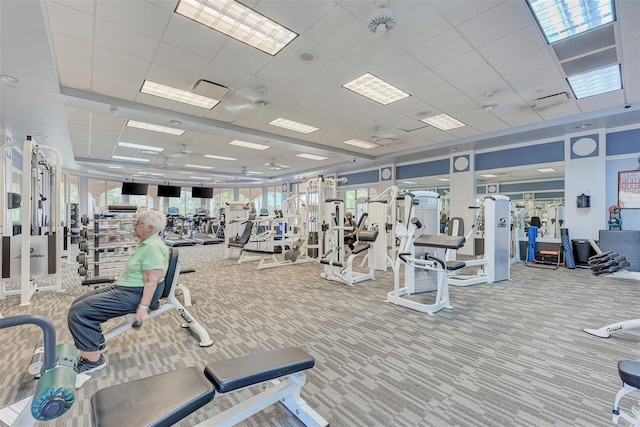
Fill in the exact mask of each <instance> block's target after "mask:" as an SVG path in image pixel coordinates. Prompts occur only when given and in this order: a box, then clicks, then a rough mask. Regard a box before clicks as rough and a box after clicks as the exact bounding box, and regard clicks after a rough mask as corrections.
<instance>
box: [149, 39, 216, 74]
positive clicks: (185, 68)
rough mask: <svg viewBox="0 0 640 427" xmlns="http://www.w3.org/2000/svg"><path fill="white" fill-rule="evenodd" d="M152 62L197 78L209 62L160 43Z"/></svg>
mask: <svg viewBox="0 0 640 427" xmlns="http://www.w3.org/2000/svg"><path fill="white" fill-rule="evenodd" d="M153 62H154V63H155V64H157V65H161V66H163V67H166V68H171V69H173V70H177V71H180V72H182V73H185V74H190V75H193V76H199V75H200V74H202V72H203V71H204V70H205V68H207V65H209V63H210V62H211V61H210V60H208V59H207V58H203V57H202V56H198V55H195V54H193V53H190V52H187V51H184V50H182V49H178V48H177V47H175V46H171V45H168V44H166V43H161V44H160V46H159V47H158V51H157V52H156V55H155V57H154V58H153Z"/></svg>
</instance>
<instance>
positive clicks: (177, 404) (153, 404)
mask: <svg viewBox="0 0 640 427" xmlns="http://www.w3.org/2000/svg"><path fill="white" fill-rule="evenodd" d="M214 394H215V389H214V388H213V385H212V384H211V383H210V382H209V381H208V380H207V379H206V378H205V376H204V375H203V373H202V372H201V371H200V370H199V369H198V368H195V367H191V368H185V369H179V370H177V371H171V372H167V373H165V374H160V375H153V376H151V377H147V378H142V379H139V380H136V381H131V382H128V383H124V384H118V385H114V386H111V387H107V388H103V389H102V390H98V391H97V392H96V393H95V394H94V395H93V396H92V397H91V419H92V422H93V425H94V426H100V427H122V426H156V427H157V426H171V425H173V424H175V423H177V422H178V421H180V420H181V419H183V418H184V417H186V416H188V415H189V414H191V413H193V412H194V411H196V410H197V409H198V408H200V407H202V406H204V405H206V404H207V403H209V402H211V401H212V400H213V396H214Z"/></svg>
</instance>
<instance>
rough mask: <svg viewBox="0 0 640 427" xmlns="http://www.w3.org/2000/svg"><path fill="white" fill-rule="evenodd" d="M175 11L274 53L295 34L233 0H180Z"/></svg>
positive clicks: (257, 47)
mask: <svg viewBox="0 0 640 427" xmlns="http://www.w3.org/2000/svg"><path fill="white" fill-rule="evenodd" d="M176 13H179V14H180V15H183V16H186V17H187V18H190V19H193V20H194V21H196V22H199V23H201V24H203V25H206V26H207V27H209V28H213V29H214V30H217V31H220V32H221V33H223V34H226V35H228V36H229V37H233V38H234V39H236V40H239V41H241V42H243V43H246V44H248V45H250V46H253V47H255V48H256V49H260V50H261V51H263V52H266V53H268V54H269V55H274V56H275V55H276V54H277V53H278V52H280V51H281V50H282V49H283V48H284V47H285V46H286V45H288V44H289V43H291V41H292V40H293V39H295V38H296V37H298V34H296V33H294V32H293V31H289V30H288V29H287V28H285V27H283V26H282V25H280V24H278V23H277V22H275V21H272V20H270V19H269V18H267V17H266V16H264V15H261V14H259V13H258V12H256V11H255V10H253V9H250V8H248V7H247V6H245V5H243V4H241V3H238V2H237V1H233V0H180V2H178V6H176Z"/></svg>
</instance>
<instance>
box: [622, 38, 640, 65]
mask: <svg viewBox="0 0 640 427" xmlns="http://www.w3.org/2000/svg"><path fill="white" fill-rule="evenodd" d="M622 57H623V58H624V59H625V61H627V60H631V59H636V58H640V39H635V40H631V41H629V42H626V43H623V44H622Z"/></svg>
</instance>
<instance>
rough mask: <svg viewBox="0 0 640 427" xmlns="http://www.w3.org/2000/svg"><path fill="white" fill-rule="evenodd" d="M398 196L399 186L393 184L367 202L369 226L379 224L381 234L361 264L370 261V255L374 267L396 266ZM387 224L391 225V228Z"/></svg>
mask: <svg viewBox="0 0 640 427" xmlns="http://www.w3.org/2000/svg"><path fill="white" fill-rule="evenodd" d="M397 197H398V187H397V186H395V185H392V186H390V187H388V188H387V189H386V190H384V191H383V192H382V193H380V194H378V196H376V197H375V198H374V199H372V200H369V201H368V202H367V215H368V218H367V222H368V224H369V226H378V230H379V234H378V238H377V239H376V241H375V242H374V244H373V245H372V249H374V250H373V252H372V253H371V254H367V255H365V258H364V259H363V260H362V264H361V265H364V263H365V262H368V258H369V257H373V260H374V268H375V269H376V270H378V271H387V268H388V267H391V268H394V267H395V261H394V260H395V255H396V254H395V249H396V247H395V246H396V245H395V226H396V213H397V209H396V206H395V202H396V199H397ZM387 224H389V225H390V229H389V230H387V228H388V227H387Z"/></svg>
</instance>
